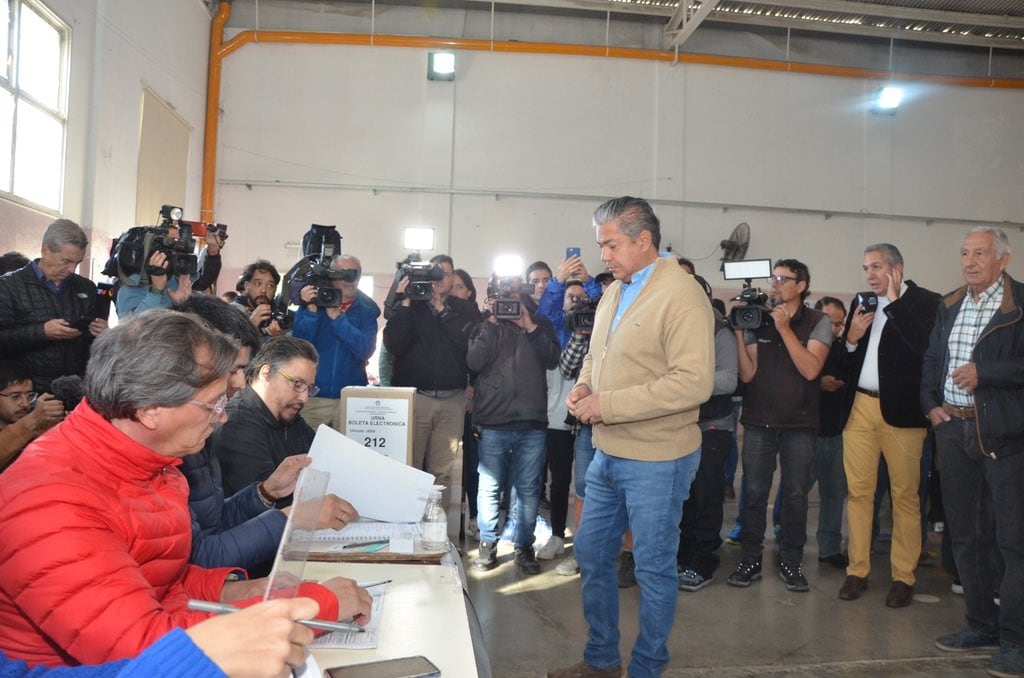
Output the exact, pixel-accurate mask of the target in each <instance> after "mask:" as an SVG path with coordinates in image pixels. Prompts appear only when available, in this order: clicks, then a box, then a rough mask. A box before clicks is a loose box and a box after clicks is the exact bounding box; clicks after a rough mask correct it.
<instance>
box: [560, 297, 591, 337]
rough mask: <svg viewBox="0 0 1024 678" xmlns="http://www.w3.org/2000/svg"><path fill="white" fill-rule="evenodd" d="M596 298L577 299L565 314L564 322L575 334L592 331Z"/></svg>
mask: <svg viewBox="0 0 1024 678" xmlns="http://www.w3.org/2000/svg"><path fill="white" fill-rule="evenodd" d="M597 301H598V300H597V299H587V300H586V301H577V302H576V303H575V304H573V306H572V309H570V310H569V313H568V314H566V322H567V323H568V324H569V328H570V329H571V330H572V331H573V332H574V333H575V334H590V333H591V332H593V331H594V317H595V316H596V314H597Z"/></svg>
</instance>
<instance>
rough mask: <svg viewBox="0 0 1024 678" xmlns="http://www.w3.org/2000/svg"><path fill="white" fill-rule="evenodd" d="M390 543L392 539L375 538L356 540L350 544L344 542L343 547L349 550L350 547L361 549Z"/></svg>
mask: <svg viewBox="0 0 1024 678" xmlns="http://www.w3.org/2000/svg"><path fill="white" fill-rule="evenodd" d="M389 543H391V540H390V539H373V540H371V541H354V542H352V543H350V544H343V545H342V547H341V548H342V549H344V550H346V551H347V550H348V549H360V548H365V547H367V546H378V545H380V544H389Z"/></svg>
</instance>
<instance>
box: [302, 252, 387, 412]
mask: <svg viewBox="0 0 1024 678" xmlns="http://www.w3.org/2000/svg"><path fill="white" fill-rule="evenodd" d="M339 241H340V236H339ZM320 265H322V262H321V264H320ZM362 272H363V266H362V264H361V263H360V262H359V259H357V258H356V257H354V256H352V255H348V254H343V255H338V256H334V257H333V258H332V259H330V260H328V261H327V264H326V266H325V273H326V275H325V276H323V277H322V278H314V279H312V280H310V279H309V278H308V277H307V278H305V280H306V284H305V285H304V286H302V287H301V288H299V290H298V301H299V303H300V304H301V305H300V306H299V310H298V311H296V312H295V324H294V326H293V327H292V336H293V337H296V338H298V339H305V340H307V341H309V342H312V344H313V345H314V346H316V350H317V353H319V355H320V363H319V365H318V367H317V373H316V384H317V386H319V388H320V394H319V397H317V398H310V399H309V402H308V403H306V406H305V408H304V409H303V411H302V416H303V418H305V420H306V421H307V422H308V423H309V425H310V426H312V427H313V428H314V429H315V428H316V427H317V426H318V425H319V424H327V425H328V426H331V427H333V428H335V429H339V430H340V427H341V420H340V417H341V408H340V406H339V403H338V398H339V397H340V395H341V389H343V388H345V387H346V386H366V384H367V381H368V380H367V378H366V361H367V360H369V359H370V356H372V355H373V352H374V351H375V350H376V348H377V318H378V317H379V316H380V308H379V307H378V306H377V304H376V302H374V300H373V299H371V298H370V297H369V296H367V295H366V294H363V293H362V292H360V291H359V288H358V285H359V278H360V276H362ZM318 275H319V274H318ZM299 279H302V278H299ZM324 282H329V283H330V284H329V285H325V286H320V285H322V284H323V283H324Z"/></svg>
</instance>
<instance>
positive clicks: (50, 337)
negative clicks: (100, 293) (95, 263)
mask: <svg viewBox="0 0 1024 678" xmlns="http://www.w3.org/2000/svg"><path fill="white" fill-rule="evenodd" d="M88 245H89V241H88V239H86V237H85V231H83V230H82V228H81V226H79V225H78V224H76V223H75V222H73V221H71V220H69V219H58V220H57V221H55V222H53V223H52V224H50V225H49V226H47V227H46V231H45V232H44V233H43V243H42V248H41V253H40V257H39V258H38V259H36V260H35V261H33V262H30V263H29V264H28V265H27V266H23V267H22V268H20V269H18V270H17V271H12V272H11V273H8V274H7V275H5V276H3V277H2V278H0V354H3V355H4V357H6V358H10V359H12V360H14V361H16V362H18V363H20V364H21V365H24V366H25V367H26V368H27V369H28V370H29V372H30V373H31V374H32V385H33V387H34V388H35V390H36V391H38V392H44V391H49V390H50V382H51V381H53V380H54V379H56V378H57V377H60V376H65V375H72V374H77V375H79V376H82V375H84V374H85V364H86V362H87V361H88V359H89V348H90V347H91V346H92V341H93V339H95V338H96V337H98V336H100V335H101V334H102V333H103V332H104V331H105V330H106V329H107V319H106V318H105V317H104V318H100V317H97V315H98V314H97V312H96V285H94V284H93V283H92V281H91V280H88V279H86V278H84V277H82V276H80V275H78V274H77V273H75V269H76V268H78V265H79V264H80V263H82V260H83V259H84V258H85V248H86V247H87V246H88Z"/></svg>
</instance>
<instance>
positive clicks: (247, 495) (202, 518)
mask: <svg viewBox="0 0 1024 678" xmlns="http://www.w3.org/2000/svg"><path fill="white" fill-rule="evenodd" d="M180 470H181V472H182V473H183V474H185V478H186V479H187V480H188V488H189V493H188V507H189V510H190V511H191V513H192V558H191V561H192V564H193V565H199V566H200V567H210V568H213V567H241V568H243V569H245V570H246V571H248V572H249V574H250V575H254V576H255V574H256V573H260V572H263V571H265V570H267V569H269V568H268V567H267V566H269V565H270V563H271V561H273V559H274V554H275V553H276V552H277V545H278V543H279V542H280V541H281V535H282V534H284V526H285V523H286V522H287V520H288V518H287V516H285V514H284V513H282V512H281V511H276V510H271V509H268V508H267V507H266V505H265V504H264V503H263V502H262V501H261V500H260V497H259V490H257V489H256V487H257V485H258V483H252V484H250V485H249V486H248V487H246V488H244V489H243V490H242V491H241V492H239V493H238V494H235V495H234V496H232V497H231V498H230V499H225V498H224V487H223V477H222V473H221V468H220V462H219V461H218V460H217V457H216V456H215V455H214V454H213V445H212V443H211V441H210V440H207V441H206V446H205V447H203V449H202V451H200V452H199V454H193V455H190V456H188V457H185V458H184V460H183V462H182V465H181V467H180Z"/></svg>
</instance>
